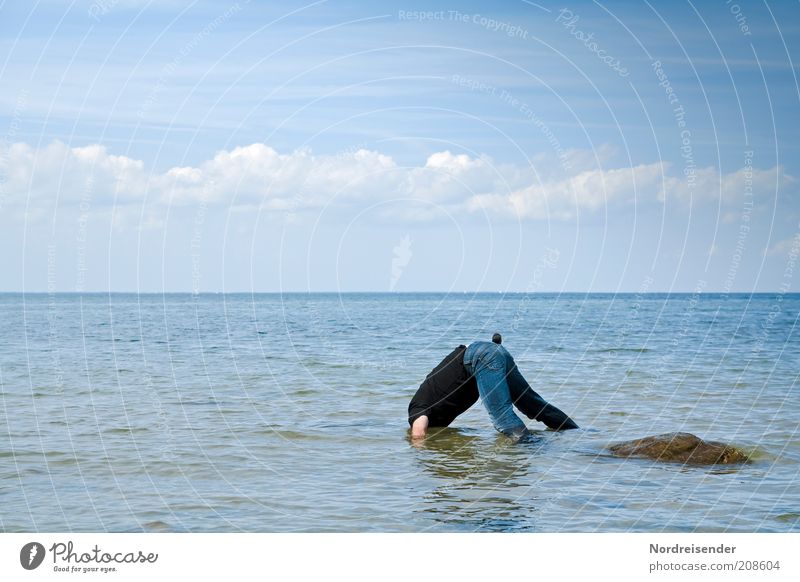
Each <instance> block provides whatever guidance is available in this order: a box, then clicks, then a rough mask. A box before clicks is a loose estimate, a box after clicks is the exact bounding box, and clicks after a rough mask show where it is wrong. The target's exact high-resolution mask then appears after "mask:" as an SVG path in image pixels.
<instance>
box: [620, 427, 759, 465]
mask: <svg viewBox="0 0 800 582" xmlns="http://www.w3.org/2000/svg"><path fill="white" fill-rule="evenodd" d="M608 450H609V451H611V453H612V454H613V455H614V456H616V457H642V458H646V459H653V460H656V461H672V462H676V463H688V464H691V465H713V464H725V465H727V464H731V463H746V462H748V457H747V454H746V453H745V452H744V451H742V450H740V449H738V448H736V447H734V446H731V445H726V444H725V443H718V442H714V441H704V440H703V439H701V438H698V437H696V436H695V435H693V434H690V433H688V432H673V433H668V434H661V435H657V436H650V437H646V438H643V439H638V440H635V441H627V442H624V443H619V444H616V445H613V446H611V447H609V448H608Z"/></svg>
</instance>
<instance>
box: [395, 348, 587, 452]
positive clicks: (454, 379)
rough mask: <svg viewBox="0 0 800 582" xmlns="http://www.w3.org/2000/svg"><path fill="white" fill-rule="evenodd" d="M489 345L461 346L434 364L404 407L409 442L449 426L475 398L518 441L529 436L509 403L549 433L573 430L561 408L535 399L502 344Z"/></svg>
mask: <svg viewBox="0 0 800 582" xmlns="http://www.w3.org/2000/svg"><path fill="white" fill-rule="evenodd" d="M501 344H502V338H501V337H500V334H498V333H496V334H494V336H493V337H492V341H491V342H485V341H478V342H473V343H471V344H470V345H469V346H464V345H460V346H458V347H457V348H456V349H454V350H453V351H452V352H450V354H448V355H447V356H446V357H445V358H444V359H443V360H442V361H441V362H440V363H439V365H437V366H436V367H435V368H434V369H433V370H432V371H431V373H430V374H428V376H427V377H426V378H425V380H424V381H423V382H422V384H421V385H420V387H419V389H418V390H417V392H416V394H414V397H413V398H412V399H411V402H410V403H409V405H408V423H409V424H410V425H411V438H413V439H418V438H422V437H424V436H425V435H426V434H427V432H428V428H429V427H439V426H448V425H449V424H450V423H451V422H453V420H455V418H456V417H457V416H458V415H460V414H461V413H463V412H466V411H467V410H468V409H469V407H470V406H472V405H473V404H475V402H477V400H478V397H480V399H481V402H483V406H484V407H485V408H486V411H487V412H488V413H489V417H490V418H491V420H492V424H493V425H494V427H495V428H496V429H497V430H498V431H500V432H501V433H503V434H506V435H508V436H511V437H515V438H518V437H520V436H522V435H524V434H525V433H527V432H528V429H527V427H526V426H525V423H524V422H522V420H520V418H519V417H518V416H517V415H516V413H515V412H514V409H513V408H512V404H513V405H514V406H516V407H517V409H518V410H519V411H520V412H522V413H523V414H524V415H525V416H527V417H528V418H530V419H532V420H538V421H539V422H542V423H544V424H545V425H547V427H548V428H551V429H554V430H566V429H572V428H578V425H577V424H575V422H574V421H573V420H572V419H571V418H570V417H569V416H567V415H566V414H564V413H563V412H562V411H561V410H559V409H558V408H556V407H555V406H553V405H552V404H549V403H548V402H546V401H545V400H544V398H542V397H541V396H539V395H538V394H537V393H536V392H535V391H534V390H533V388H531V387H530V385H529V384H528V382H527V381H526V380H525V378H524V377H523V375H522V373H521V372H520V371H519V368H518V367H517V364H516V363H515V362H514V358H512V357H511V354H510V353H508V350H506V349H505V348H504V347H503V346H502V345H501Z"/></svg>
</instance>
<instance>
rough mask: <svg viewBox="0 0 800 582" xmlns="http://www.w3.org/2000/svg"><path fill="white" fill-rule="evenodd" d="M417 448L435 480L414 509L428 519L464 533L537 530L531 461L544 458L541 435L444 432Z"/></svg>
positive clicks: (544, 442)
mask: <svg viewBox="0 0 800 582" xmlns="http://www.w3.org/2000/svg"><path fill="white" fill-rule="evenodd" d="M416 446H417V448H418V449H420V454H419V456H418V458H417V460H418V462H419V464H420V466H421V467H422V469H423V470H425V471H427V472H428V473H429V474H431V475H433V476H434V477H435V486H434V487H433V489H431V490H430V491H428V492H426V493H425V494H424V495H423V496H422V499H421V503H420V504H419V509H418V510H417V511H418V512H420V513H424V514H426V515H425V518H426V519H433V520H434V521H435V522H436V523H437V524H442V525H444V526H449V527H448V529H450V528H452V527H456V528H458V529H460V530H467V531H525V530H533V529H534V528H535V521H534V520H533V519H532V518H533V516H534V514H535V504H534V503H533V501H534V499H535V497H534V496H533V495H532V494H531V492H532V489H531V486H530V483H531V473H532V462H531V459H532V457H534V456H536V455H539V454H546V446H547V438H546V437H545V436H541V435H537V434H536V433H531V434H530V435H527V436H525V437H523V438H522V439H520V440H516V439H511V438H508V437H506V436H503V435H499V434H497V435H492V436H488V437H487V436H486V435H485V434H483V435H478V434H472V433H470V431H467V430H460V429H454V428H443V429H434V430H432V431H431V433H430V434H429V436H428V437H427V438H426V439H425V440H424V441H422V443H421V444H417V445H416ZM434 529H435V528H434Z"/></svg>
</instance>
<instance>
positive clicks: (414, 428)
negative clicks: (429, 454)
mask: <svg viewBox="0 0 800 582" xmlns="http://www.w3.org/2000/svg"><path fill="white" fill-rule="evenodd" d="M426 434H428V417H427V416H426V415H424V414H423V415H422V416H420V417H419V418H417V419H416V420H415V421H414V424H412V425H411V438H412V439H421V438H425V435H426Z"/></svg>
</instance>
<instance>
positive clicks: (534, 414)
mask: <svg viewBox="0 0 800 582" xmlns="http://www.w3.org/2000/svg"><path fill="white" fill-rule="evenodd" d="M506 354H507V357H506V366H507V370H508V376H507V381H508V388H509V391H510V393H511V398H512V401H513V402H514V406H516V407H517V408H518V409H519V410H520V411H521V412H522V413H523V414H524V415H525V416H527V417H528V418H530V419H532V420H538V421H539V422H543V423H544V424H545V425H547V427H548V428H552V429H555V430H565V429H568V428H578V425H577V424H575V422H574V421H573V420H572V419H571V418H570V417H569V416H567V415H566V414H564V413H563V412H562V411H561V410H559V409H558V408H556V407H555V406H553V405H552V404H549V403H548V402H547V401H545V399H544V398H542V397H541V396H539V395H538V394H537V393H536V392H534V390H533V388H531V387H530V384H528V382H527V380H525V377H524V376H523V375H522V373H521V372H520V371H519V368H518V367H517V364H516V362H514V358H512V357H511V354H509V353H508V351H506Z"/></svg>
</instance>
